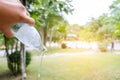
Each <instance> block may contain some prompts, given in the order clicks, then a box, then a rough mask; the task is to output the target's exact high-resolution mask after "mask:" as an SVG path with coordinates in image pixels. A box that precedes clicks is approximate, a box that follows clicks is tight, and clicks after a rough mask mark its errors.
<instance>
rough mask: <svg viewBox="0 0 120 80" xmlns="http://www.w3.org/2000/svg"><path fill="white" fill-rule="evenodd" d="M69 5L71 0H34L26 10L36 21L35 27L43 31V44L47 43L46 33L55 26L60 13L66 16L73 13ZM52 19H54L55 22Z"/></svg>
mask: <svg viewBox="0 0 120 80" xmlns="http://www.w3.org/2000/svg"><path fill="white" fill-rule="evenodd" d="M70 3H71V0H40V1H39V0H36V1H33V3H32V4H31V5H30V6H29V9H28V10H29V12H30V13H31V15H32V17H33V18H34V19H35V20H36V26H37V27H41V28H42V30H43V31H42V34H43V38H44V39H43V41H44V44H45V43H46V41H47V37H48V36H47V32H48V31H50V28H52V27H54V26H53V25H56V21H58V18H60V16H61V17H62V13H66V14H68V13H70V12H72V11H73V8H72V5H71V4H70ZM50 17H51V18H50ZM52 17H55V20H53V19H54V18H52ZM57 17H58V18H57ZM61 19H63V18H61ZM51 21H52V23H51ZM58 25H59V24H58Z"/></svg>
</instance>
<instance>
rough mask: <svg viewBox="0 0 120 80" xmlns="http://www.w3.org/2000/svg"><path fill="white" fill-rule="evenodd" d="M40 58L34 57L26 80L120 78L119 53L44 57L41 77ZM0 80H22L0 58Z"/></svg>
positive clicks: (98, 79) (101, 79) (97, 79)
mask: <svg viewBox="0 0 120 80" xmlns="http://www.w3.org/2000/svg"><path fill="white" fill-rule="evenodd" d="M39 68H40V59H39V58H36V59H35V58H33V59H32V62H31V64H30V65H29V66H28V68H27V79H26V80H120V55H119V54H86V55H79V56H77V55H74V56H46V57H44V61H43V65H42V67H41V68H42V70H41V79H38V70H39ZM0 80H20V76H18V77H15V76H12V74H11V73H10V72H9V70H8V69H7V65H6V61H3V60H0Z"/></svg>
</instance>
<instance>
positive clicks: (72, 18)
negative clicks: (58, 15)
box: [65, 0, 113, 25]
mask: <svg viewBox="0 0 120 80" xmlns="http://www.w3.org/2000/svg"><path fill="white" fill-rule="evenodd" d="M112 2H113V0H73V2H72V5H73V7H74V11H73V14H72V15H70V14H69V15H65V19H66V20H67V21H68V22H69V23H70V24H79V25H84V24H85V23H86V22H88V21H89V20H90V18H91V17H94V18H97V17H99V16H100V15H102V14H103V13H108V12H109V6H110V5H111V4H112Z"/></svg>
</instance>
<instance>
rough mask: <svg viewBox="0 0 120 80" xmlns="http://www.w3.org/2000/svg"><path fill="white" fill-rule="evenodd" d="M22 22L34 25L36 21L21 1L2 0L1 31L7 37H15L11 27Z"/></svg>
mask: <svg viewBox="0 0 120 80" xmlns="http://www.w3.org/2000/svg"><path fill="white" fill-rule="evenodd" d="M20 22H24V23H27V24H30V25H33V24H34V22H35V21H34V19H33V18H31V17H30V15H29V13H28V12H27V10H26V9H25V7H24V6H23V5H22V4H21V2H20V1H19V0H0V30H1V31H2V32H3V33H4V34H5V36H6V37H8V38H11V37H13V33H12V32H11V27H12V26H13V25H15V24H17V23H20Z"/></svg>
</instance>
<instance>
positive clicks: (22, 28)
mask: <svg viewBox="0 0 120 80" xmlns="http://www.w3.org/2000/svg"><path fill="white" fill-rule="evenodd" d="M12 32H13V34H14V36H15V37H16V38H17V39H18V40H19V41H20V42H22V43H23V44H25V45H26V46H29V47H33V48H37V49H39V50H40V52H45V51H46V48H45V46H44V45H43V42H42V40H41V36H40V35H39V33H38V32H37V30H36V29H35V27H33V26H30V25H28V24H26V23H19V24H18V25H16V26H15V27H13V28H12Z"/></svg>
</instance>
